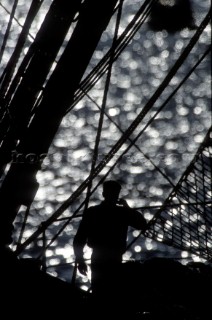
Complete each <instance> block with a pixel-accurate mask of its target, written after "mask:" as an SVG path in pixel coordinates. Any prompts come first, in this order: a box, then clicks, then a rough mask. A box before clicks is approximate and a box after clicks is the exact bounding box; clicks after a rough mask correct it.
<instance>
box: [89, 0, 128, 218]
mask: <svg viewBox="0 0 212 320" xmlns="http://www.w3.org/2000/svg"><path fill="white" fill-rule="evenodd" d="M122 8H123V0H120V3H119V7H118V12H117V18H116V25H115V31H114V36H113V42H112V48H111V49H112V50H111V52H112V54H111V56H110V61H109V69H108V73H107V77H106V82H105V89H104V93H103V99H102V107H101V110H100V117H99V124H98V128H97V134H96V141H95V146H94V152H93V158H92V162H91V170H90V177H92V176H93V173H94V170H95V167H96V162H97V159H98V149H99V143H100V138H101V132H102V126H103V120H104V114H105V108H106V103H107V96H108V91H109V86H110V79H111V73H112V67H113V54H114V52H115V45H116V41H117V37H118V31H119V26H120V21H121V15H122ZM91 188H92V179H91V180H90V183H89V185H88V188H87V195H86V199H85V209H84V212H85V211H86V210H87V208H88V203H89V199H90V192H91Z"/></svg>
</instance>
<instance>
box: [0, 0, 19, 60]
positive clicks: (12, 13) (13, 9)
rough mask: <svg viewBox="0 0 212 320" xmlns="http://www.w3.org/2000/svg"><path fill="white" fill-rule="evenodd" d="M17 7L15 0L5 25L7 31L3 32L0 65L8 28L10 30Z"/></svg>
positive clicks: (8, 32)
mask: <svg viewBox="0 0 212 320" xmlns="http://www.w3.org/2000/svg"><path fill="white" fill-rule="evenodd" d="M17 5H18V0H15V1H14V3H13V7H12V11H11V13H10V19H9V22H8V24H7V29H6V32H5V35H4V39H3V43H2V46H1V49H0V63H1V60H2V57H3V54H4V50H5V47H6V44H7V40H8V38H9V34H10V28H11V25H12V22H13V19H14V15H15V11H16V8H17Z"/></svg>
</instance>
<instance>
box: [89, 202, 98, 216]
mask: <svg viewBox="0 0 212 320" xmlns="http://www.w3.org/2000/svg"><path fill="white" fill-rule="evenodd" d="M100 207H101V203H100V204H97V205H94V206H90V207H89V208H88V209H87V210H86V213H88V214H92V213H94V212H96V211H98V210H99V208H100Z"/></svg>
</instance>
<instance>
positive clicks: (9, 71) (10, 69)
mask: <svg viewBox="0 0 212 320" xmlns="http://www.w3.org/2000/svg"><path fill="white" fill-rule="evenodd" d="M42 3H43V0H41V1H37V0H33V1H32V2H31V6H30V8H29V11H28V13H27V16H26V19H25V22H24V25H23V26H22V30H21V32H20V35H19V38H18V40H17V43H16V46H15V49H14V51H13V53H12V55H11V57H10V60H9V61H8V63H7V65H6V67H5V69H4V71H3V73H2V75H1V77H0V87H1V96H2V98H4V96H5V93H6V91H7V90H8V87H9V84H10V82H11V79H12V77H13V74H14V70H15V67H16V65H17V62H18V60H19V57H20V55H21V51H22V50H23V47H24V44H25V42H26V39H27V37H28V35H29V29H30V27H31V24H32V22H33V20H34V19H35V16H36V15H37V13H38V11H39V9H40V6H41V5H42Z"/></svg>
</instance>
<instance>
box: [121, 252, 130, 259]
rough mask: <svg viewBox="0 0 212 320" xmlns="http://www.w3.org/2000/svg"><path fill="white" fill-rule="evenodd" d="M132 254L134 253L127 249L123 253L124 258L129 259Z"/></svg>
mask: <svg viewBox="0 0 212 320" xmlns="http://www.w3.org/2000/svg"><path fill="white" fill-rule="evenodd" d="M131 256H132V253H131V252H130V251H126V252H125V253H124V254H123V260H129V259H130V258H131Z"/></svg>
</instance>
